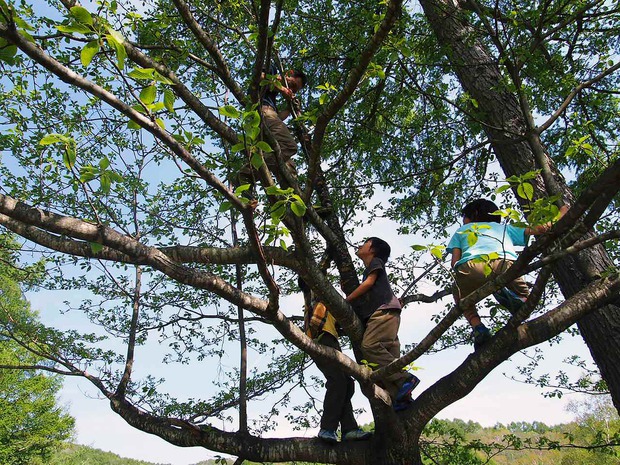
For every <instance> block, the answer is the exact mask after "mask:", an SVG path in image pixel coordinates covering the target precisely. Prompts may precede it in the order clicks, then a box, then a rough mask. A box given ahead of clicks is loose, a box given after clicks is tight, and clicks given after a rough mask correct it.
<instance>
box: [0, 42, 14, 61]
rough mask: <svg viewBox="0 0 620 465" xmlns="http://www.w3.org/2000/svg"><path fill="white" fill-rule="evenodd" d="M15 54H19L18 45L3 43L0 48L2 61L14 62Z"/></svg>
mask: <svg viewBox="0 0 620 465" xmlns="http://www.w3.org/2000/svg"><path fill="white" fill-rule="evenodd" d="M5 42H6V41H5ZM15 55H17V45H3V46H2V47H1V48H0V61H4V62H6V63H9V64H13V58H14V57H15Z"/></svg>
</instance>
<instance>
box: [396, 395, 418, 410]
mask: <svg viewBox="0 0 620 465" xmlns="http://www.w3.org/2000/svg"><path fill="white" fill-rule="evenodd" d="M412 404H413V399H412V398H411V393H409V394H408V395H407V396H405V397H404V398H403V399H401V400H397V401H395V402H394V403H393V404H392V408H393V409H394V411H395V412H402V411H403V410H406V409H408V408H409V407H411V405H412Z"/></svg>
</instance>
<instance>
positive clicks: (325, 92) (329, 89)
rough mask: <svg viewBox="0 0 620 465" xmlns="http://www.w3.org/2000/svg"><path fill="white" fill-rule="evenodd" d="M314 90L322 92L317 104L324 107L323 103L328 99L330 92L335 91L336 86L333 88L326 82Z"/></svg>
mask: <svg viewBox="0 0 620 465" xmlns="http://www.w3.org/2000/svg"><path fill="white" fill-rule="evenodd" d="M316 88H317V89H318V90H322V91H323V93H322V94H321V96H320V97H319V104H321V105H325V103H327V100H328V99H329V94H331V93H332V92H335V91H336V90H337V89H336V86H334V85H333V84H330V83H329V82H326V83H325V84H321V85H319V86H316Z"/></svg>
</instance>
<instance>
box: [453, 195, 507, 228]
mask: <svg viewBox="0 0 620 465" xmlns="http://www.w3.org/2000/svg"><path fill="white" fill-rule="evenodd" d="M497 210H499V208H497V205H495V204H494V203H493V202H491V201H490V200H487V199H476V200H474V201H473V202H469V203H468V204H467V205H465V206H464V207H463V209H462V210H461V213H462V214H463V216H465V217H466V218H469V219H470V221H472V222H473V223H480V222H483V223H501V222H502V220H501V218H500V216H499V215H492V213H494V212H496V211H497Z"/></svg>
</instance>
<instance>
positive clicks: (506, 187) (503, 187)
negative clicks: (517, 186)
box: [495, 184, 510, 194]
mask: <svg viewBox="0 0 620 465" xmlns="http://www.w3.org/2000/svg"><path fill="white" fill-rule="evenodd" d="M508 189H510V184H505V185H503V186H499V187H498V188H497V189H495V193H497V194H501V193H502V192H505V191H507V190H508Z"/></svg>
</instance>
